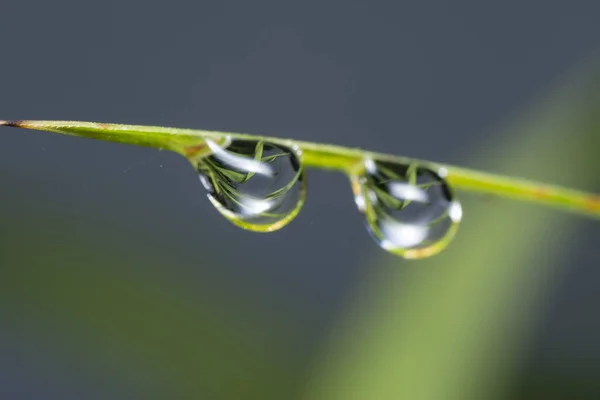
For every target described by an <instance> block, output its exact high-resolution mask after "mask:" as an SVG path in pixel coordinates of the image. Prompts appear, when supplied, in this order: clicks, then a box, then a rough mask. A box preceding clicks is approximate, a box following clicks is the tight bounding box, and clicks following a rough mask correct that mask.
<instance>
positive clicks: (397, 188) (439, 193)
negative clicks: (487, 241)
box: [350, 159, 462, 259]
mask: <svg viewBox="0 0 600 400" xmlns="http://www.w3.org/2000/svg"><path fill="white" fill-rule="evenodd" d="M361 170H362V172H361V173H360V174H358V175H354V176H351V177H350V179H351V182H352V190H353V192H354V198H355V201H356V205H357V206H358V209H359V211H360V212H361V213H363V215H364V217H365V221H366V226H367V229H368V231H369V233H370V234H371V236H372V237H373V238H374V239H375V241H376V242H377V243H378V244H379V245H380V246H381V247H383V248H384V249H386V250H388V251H390V252H392V253H394V254H397V255H400V256H402V257H404V258H407V259H415V258H425V257H429V256H432V255H434V254H437V253H438V252H440V251H441V250H443V249H444V248H445V247H446V246H447V245H448V243H449V242H450V241H451V240H452V238H453V237H454V235H455V233H456V231H457V229H458V226H459V223H460V221H461V219H462V207H461V205H460V203H459V202H458V200H457V199H456V198H455V196H454V194H453V192H452V190H451V188H450V186H449V185H448V184H447V182H446V181H445V180H444V178H443V175H444V174H443V172H444V171H434V170H432V169H430V168H428V167H425V166H420V165H418V164H416V163H409V164H401V163H395V162H388V161H376V160H372V159H367V160H365V162H364V168H361Z"/></svg>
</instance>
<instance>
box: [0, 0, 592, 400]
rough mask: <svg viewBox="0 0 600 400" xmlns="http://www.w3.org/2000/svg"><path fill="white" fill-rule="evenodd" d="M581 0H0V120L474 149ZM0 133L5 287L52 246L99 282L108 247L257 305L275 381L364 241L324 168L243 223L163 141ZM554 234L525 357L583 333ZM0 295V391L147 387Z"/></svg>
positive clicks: (580, 276)
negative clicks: (263, 223)
mask: <svg viewBox="0 0 600 400" xmlns="http://www.w3.org/2000/svg"><path fill="white" fill-rule="evenodd" d="M598 4H599V3H597V2H594V1H588V2H583V1H581V2H560V1H529V2H521V1H503V2H480V1H454V2H446V1H441V0H437V1H424V2H391V1H390V2H356V1H348V0H347V1H326V2H316V1H313V2H311V1H304V2H281V1H279V2H278V1H254V2H245V1H236V2H202V1H198V2H191V1H190V2H157V1H133V0H129V1H103V2H93V3H92V2H89V3H87V2H80V1H66V0H63V1H53V2H48V1H31V2H16V1H8V2H7V1H5V2H3V3H2V7H1V15H2V22H1V23H0V48H1V49H2V61H1V63H0V71H1V73H2V74H1V76H2V90H1V92H0V112H1V115H0V118H7V119H70V120H82V121H98V122H120V123H131V124H142V125H164V126H177V127H187V128H203V129H215V130H225V131H241V132H249V133H256V134H266V135H273V136H283V137H293V138H296V139H302V140H314V141H319V142H325V143H327V142H331V143H338V144H343V145H347V146H359V147H364V148H369V149H371V150H378V151H386V152H390V153H397V154H403V155H407V156H413V157H418V158H425V159H432V160H436V161H440V162H448V163H454V164H462V165H466V166H473V167H477V165H469V155H470V154H471V152H470V150H471V149H472V148H476V147H478V146H480V145H481V144H482V143H485V141H486V140H487V139H489V137H490V135H493V134H494V132H495V129H496V127H497V126H498V124H502V123H503V122H504V121H505V120H506V119H507V118H510V117H512V116H514V114H515V113H517V112H518V111H519V110H521V108H522V107H523V106H526V105H527V104H529V102H530V101H532V100H533V99H534V98H536V97H538V96H540V94H543V93H544V91H545V90H546V88H548V87H551V86H552V85H553V84H554V83H556V82H559V81H560V78H562V77H563V76H564V74H566V73H568V72H569V71H570V69H571V68H572V67H573V66H574V65H576V64H577V63H579V62H581V60H583V59H585V58H586V57H588V56H589V55H591V54H592V53H593V52H594V51H595V50H596V49H597V47H598V45H599V44H600V39H599V38H600V25H598V15H600V6H599V5H598ZM1 131H2V132H1V134H2V145H1V146H0V165H1V168H0V182H2V187H3V188H4V189H3V191H2V200H1V202H2V207H1V208H0V239H1V240H2V244H1V246H0V251H1V254H0V263H1V264H0V265H1V269H2V270H4V271H3V272H0V274H1V273H4V274H7V276H5V277H4V278H3V281H4V285H5V286H6V288H5V289H7V287H8V286H9V285H10V286H11V287H12V288H13V289H14V288H15V287H16V288H17V289H16V290H15V292H18V293H21V294H22V295H23V296H24V297H26V296H29V295H32V293H33V292H35V290H33V289H31V287H32V286H29V284H26V283H24V282H28V279H35V278H34V276H35V275H36V274H37V272H36V271H39V270H45V271H46V272H47V273H48V276H52V273H50V272H48V271H51V270H52V269H54V268H59V269H60V268H63V267H62V266H63V265H66V264H73V265H79V266H80V267H81V268H82V269H84V270H85V269H86V268H88V269H93V268H96V266H97V265H100V264H102V265H105V267H103V268H106V269H107V270H108V271H110V273H111V274H112V275H111V276H112V277H113V278H114V279H115V280H117V281H118V280H119V279H120V274H123V273H124V272H123V270H122V269H121V267H120V266H119V265H118V262H116V260H119V262H121V261H123V262H126V263H127V265H129V267H127V271H126V273H127V274H128V276H133V277H137V279H142V280H143V279H150V278H148V276H153V277H155V278H156V280H157V281H158V282H160V281H163V280H167V281H168V282H170V283H171V286H172V287H174V288H177V287H180V288H181V290H185V291H187V292H189V294H190V309H191V310H194V306H195V305H198V304H201V303H202V304H203V305H202V308H203V309H209V310H212V311H211V312H214V313H224V314H225V315H229V314H227V313H232V312H234V311H232V310H238V311H236V312H240V313H242V314H243V315H245V316H246V317H247V319H248V321H246V322H244V323H245V324H247V326H255V325H257V324H261V323H259V322H258V321H259V320H260V321H263V322H262V324H264V325H263V326H264V327H265V328H264V329H263V330H261V331H260V332H259V333H257V335H259V336H260V337H261V343H264V346H265V348H264V352H283V354H284V355H285V358H286V360H287V361H286V363H285V367H283V368H284V369H288V370H289V371H291V372H290V373H291V374H292V375H294V376H295V377H296V378H295V379H292V380H291V381H290V383H289V385H290V386H289V387H295V385H296V386H299V387H301V385H302V379H303V378H302V377H303V374H305V373H307V371H308V370H309V368H310V363H311V357H312V354H313V351H314V349H315V348H316V347H317V346H318V343H319V341H320V340H321V338H322V337H324V335H326V334H327V332H328V328H329V326H330V324H331V323H332V321H334V320H335V319H336V318H337V316H338V315H339V313H340V312H341V311H342V310H343V309H344V307H345V304H346V301H347V300H348V299H349V298H351V297H352V296H353V294H354V292H355V290H356V288H357V285H358V284H359V282H360V281H361V278H363V277H364V276H365V274H366V273H367V271H366V268H367V267H368V265H369V264H368V260H370V259H371V258H372V257H373V254H374V253H376V252H379V251H380V250H379V248H378V247H377V246H376V244H375V243H374V242H373V241H372V240H371V239H370V238H369V237H368V235H367V233H366V231H365V229H364V227H363V225H362V221H361V218H360V216H359V214H358V213H357V211H356V210H355V206H354V203H353V200H352V198H351V192H350V188H349V185H348V182H347V181H346V178H345V177H343V176H341V175H336V174H330V173H326V172H320V171H312V170H311V171H308V172H309V173H308V185H309V195H308V199H307V202H306V205H305V207H304V209H303V210H302V212H301V213H300V215H299V217H298V218H297V219H296V220H295V221H294V222H293V223H292V224H290V225H289V226H287V227H286V228H284V229H283V230H281V231H280V232H278V233H276V234H270V235H262V234H255V233H252V232H246V231H242V230H240V229H238V228H236V227H234V226H233V225H231V224H229V223H227V222H226V221H225V220H224V219H223V218H222V217H221V216H220V215H218V213H217V212H216V211H215V210H214V209H212V208H211V206H210V204H209V203H208V201H207V199H206V197H205V193H204V192H203V188H202V187H201V186H200V185H199V183H198V181H197V179H196V177H195V174H194V171H193V170H192V169H191V168H189V165H188V164H186V162H185V160H183V159H181V158H179V157H178V156H176V155H174V154H169V153H165V152H158V151H154V150H152V149H144V148H136V147H133V146H126V145H117V144H111V143H103V142H96V141H92V140H81V139H73V138H67V137H61V136H58V135H48V134H45V133H41V132H26V131H17V130H11V129H8V128H6V129H2V130H1ZM592 232H595V233H596V234H597V232H598V230H597V229H595V231H594V230H592ZM574 246H581V248H580V249H579V247H577V249H579V250H577V251H575V250H574V251H573V253H574V254H579V255H578V256H577V257H575V258H574V260H573V265H572V268H571V269H570V270H569V271H567V272H566V273H565V274H564V275H565V276H564V277H563V280H562V282H561V285H560V287H558V288H557V289H556V294H555V297H554V298H553V301H552V303H551V304H550V305H549V309H550V311H549V315H548V317H547V319H546V320H547V322H546V323H545V325H544V327H543V329H540V334H539V336H540V337H539V338H538V339H537V340H536V346H535V347H534V348H533V349H532V352H531V355H530V356H529V358H530V361H529V362H528V364H527V365H531V367H530V368H529V369H527V368H525V372H524V376H526V377H527V376H530V375H533V376H534V377H535V373H536V371H537V370H538V369H540V368H542V367H539V368H538V367H536V366H537V365H538V364H539V365H542V364H544V362H543V360H545V359H546V358H550V359H551V358H553V357H556V358H558V359H560V360H563V361H561V362H567V363H568V362H570V361H569V360H571V359H570V358H569V357H573V359H572V360H574V361H572V362H574V363H578V362H580V361H581V360H585V355H586V354H588V351H589V347H590V346H595V347H597V346H598V343H599V341H598V336H599V332H600V319H599V318H598V317H597V312H596V311H595V306H594V305H595V304H598V301H599V300H600V299H599V297H598V293H600V290H599V289H600V272H599V271H600V270H599V269H598V268H597V267H598V265H595V263H594V257H592V256H591V251H592V249H593V247H594V246H597V240H594V238H593V237H592V238H589V237H588V238H585V237H584V238H582V239H581V241H579V243H576V244H574ZM586 249H587V250H586ZM381 257H388V256H386V255H382V256H381ZM389 257H391V256H389ZM596 261H597V258H596ZM17 270H18V272H15V271H17ZM381 273H382V274H385V273H386V271H382V272H381ZM65 274H66V275H65V276H71V277H72V281H70V282H68V285H69V286H71V287H79V288H81V290H82V291H87V290H93V288H94V282H93V281H89V282H88V281H82V280H81V279H80V278H78V275H69V273H67V272H66V273H65ZM40 279H41V278H40ZM7 282H8V283H7ZM41 284H43V282H41ZM19 285H22V286H19ZM40 287H41V286H40ZM30 291H32V292H30ZM207 291H208V292H210V293H211V294H210V295H207V294H206V293H207ZM33 294H35V293H33ZM232 294H234V295H232ZM54 295H56V293H54V294H53V296H54ZM194 296H197V297H194ZM110 297H111V294H110V292H106V293H100V294H98V296H97V299H98V301H99V302H106V301H108V302H110ZM11 301H12V300H9V298H7V300H6V301H4V302H3V303H2V304H0V315H1V316H2V317H1V320H2V321H3V322H2V324H1V325H0V340H1V341H0V393H1V394H2V396H1V397H2V398H46V399H50V398H133V397H136V396H140V397H142V398H143V397H145V398H148V397H149V396H151V395H152V394H154V395H156V393H157V392H146V390H151V389H147V388H148V387H152V385H151V384H148V382H146V381H145V379H144V374H143V373H140V374H139V375H135V374H134V375H135V376H136V377H137V378H135V379H134V378H131V377H130V376H128V375H121V374H119V373H118V372H110V369H101V368H100V367H96V366H95V365H96V362H95V360H94V357H93V356H90V355H89V354H91V353H86V351H87V350H86V351H84V350H82V351H81V352H78V351H76V350H69V348H70V347H69V345H68V344H69V343H71V342H72V341H77V340H78V339H77V337H78V336H80V335H82V334H81V333H80V331H78V330H77V329H75V328H73V329H71V328H70V326H69V325H68V324H65V323H64V321H63V322H61V320H60V318H58V317H56V318H55V316H54V315H53V314H52V312H54V311H52V312H48V313H46V314H45V315H46V316H47V320H44V321H45V322H40V321H39V319H36V318H34V317H33V316H34V315H37V314H36V313H35V312H33V311H31V310H29V311H27V310H25V308H22V307H21V306H20V305H15V304H13V303H12V302H11ZM113 306H114V307H115V309H118V308H119V304H114V305H113ZM240 310H241V311H240ZM90 313H92V311H90ZM236 315H237V314H236ZM257 316H258V317H257ZM190 318H194V315H193V312H192V314H190ZM231 318H233V317H231ZM240 318H242V319H243V317H240ZM164 323H165V324H168V323H169V322H168V321H164ZM243 326H246V325H243ZM140 332H142V334H143V332H144V331H143V330H141V331H140ZM49 338H54V339H49ZM240 340H241V341H244V340H245V339H244V335H240ZM171 341H176V338H175V337H167V338H166V339H165V342H164V345H165V346H170V345H173V346H175V344H168V343H171ZM274 343H278V344H274ZM61 344H62V345H64V347H61V346H62V345H61ZM223 346H225V345H223ZM225 347H226V346H225ZM84 348H85V346H84ZM596 353H597V352H596ZM565 360H566V361H565ZM536 368H537V369H536ZM99 371H103V372H99ZM107 371H109V372H107ZM136 379H137V380H136ZM148 379H150V378H148ZM199 379H201V378H199ZM532 379H534V378H532ZM224 382H225V383H227V379H224ZM232 382H233V381H232ZM232 384H233V383H232ZM148 385H149V386H148ZM292 392H293V390H292V389H289V393H292ZM158 397H160V395H158ZM207 398H220V397H219V395H218V393H212V394H210V393H207Z"/></svg>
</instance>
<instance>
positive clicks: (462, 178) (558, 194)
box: [0, 121, 600, 218]
mask: <svg viewBox="0 0 600 400" xmlns="http://www.w3.org/2000/svg"><path fill="white" fill-rule="evenodd" d="M0 125H5V126H12V127H18V128H26V129H36V130H43V131H49V132H55V133H60V134H65V135H71V136H78V137H84V138H92V139H98V140H105V141H111V142H118V143H126V144H134V145H141V146H149V147H154V148H159V149H165V150H172V151H175V152H178V153H180V154H182V155H183V156H185V157H187V158H191V157H193V155H194V153H193V152H194V151H195V149H198V148H202V147H204V146H203V144H204V139H206V138H211V139H216V140H218V141H221V140H223V139H224V138H226V137H227V136H229V137H231V138H235V139H248V140H264V141H267V142H272V143H276V144H280V145H284V146H289V147H294V148H296V149H298V150H300V151H301V152H302V161H303V164H304V165H305V166H306V167H313V168H320V169H328V170H336V171H340V172H343V173H345V174H347V175H352V174H354V173H357V172H358V171H361V168H362V166H363V162H364V160H365V159H368V158H372V159H375V160H381V161H392V162H399V163H418V164H419V165H423V166H426V167H428V168H431V169H433V170H435V171H438V173H440V174H441V175H442V176H445V178H446V179H447V180H448V181H449V182H450V183H451V184H452V185H453V186H454V187H455V188H456V189H460V190H464V191H470V192H479V193H487V194H492V195H496V196H501V197H507V198H511V199H515V200H522V201H529V202H533V203H536V204H540V205H544V206H551V207H555V208H557V209H561V210H564V211H572V212H577V213H580V214H584V215H587V216H591V217H595V218H600V196H599V195H596V194H592V193H586V192H583V191H578V190H573V189H568V188H563V187H560V186H554V185H547V184H543V183H539V182H534V181H529V180H525V179H520V178H512V177H507V176H502V175H495V174H489V173H483V172H479V171H475V170H471V169H466V168H461V167H456V166H452V165H445V164H440V163H435V162H431V161H425V160H416V159H411V158H407V157H399V156H394V155H389V154H381V153H374V152H370V151H365V150H362V149H357V148H347V147H342V146H335V145H327V144H320V143H313V142H305V141H297V140H292V139H282V138H273V137H265V136H257V135H249V134H243V133H229V132H218V131H205V130H193V129H179V128H168V127H157V126H141V125H121V124H105V123H93V122H78V121H0Z"/></svg>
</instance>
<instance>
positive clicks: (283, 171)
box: [197, 139, 306, 232]
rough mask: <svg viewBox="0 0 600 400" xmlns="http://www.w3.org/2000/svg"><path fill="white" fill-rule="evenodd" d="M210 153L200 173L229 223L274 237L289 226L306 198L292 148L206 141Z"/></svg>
mask: <svg viewBox="0 0 600 400" xmlns="http://www.w3.org/2000/svg"><path fill="white" fill-rule="evenodd" d="M206 143H207V145H208V146H209V148H210V150H211V153H210V154H209V155H207V156H205V157H202V158H200V159H199V160H198V161H197V163H198V172H199V175H200V181H201V182H202V185H203V186H204V187H205V188H206V190H207V191H208V198H209V200H210V201H211V203H212V204H213V205H214V206H215V207H216V208H217V210H218V211H219V212H220V213H221V214H223V215H224V216H225V217H226V218H227V219H228V220H229V221H231V222H232V223H234V224H235V225H237V226H240V227H242V228H244V229H248V230H252V231H258V232H271V231H275V230H277V229H281V228H282V227H283V226H285V225H287V224H288V223H289V222H290V221H291V220H292V219H293V218H294V217H295V216H296V215H297V214H298V212H299V211H300V209H301V207H302V205H303V203H304V198H305V195H306V184H305V179H304V168H303V167H302V165H301V161H300V155H299V153H298V152H296V151H295V150H294V149H290V148H288V147H285V146H281V145H278V144H274V143H269V142H264V141H256V140H238V139H235V140H232V139H229V140H228V141H227V143H226V144H225V145H224V146H220V145H218V144H216V143H215V142H213V141H211V140H207V141H206Z"/></svg>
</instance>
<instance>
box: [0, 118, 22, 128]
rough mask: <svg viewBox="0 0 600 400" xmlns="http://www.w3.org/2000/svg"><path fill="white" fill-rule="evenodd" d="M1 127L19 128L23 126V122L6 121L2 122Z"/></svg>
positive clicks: (0, 121)
mask: <svg viewBox="0 0 600 400" xmlns="http://www.w3.org/2000/svg"><path fill="white" fill-rule="evenodd" d="M0 126H14V127H19V126H21V121H5V120H0Z"/></svg>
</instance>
